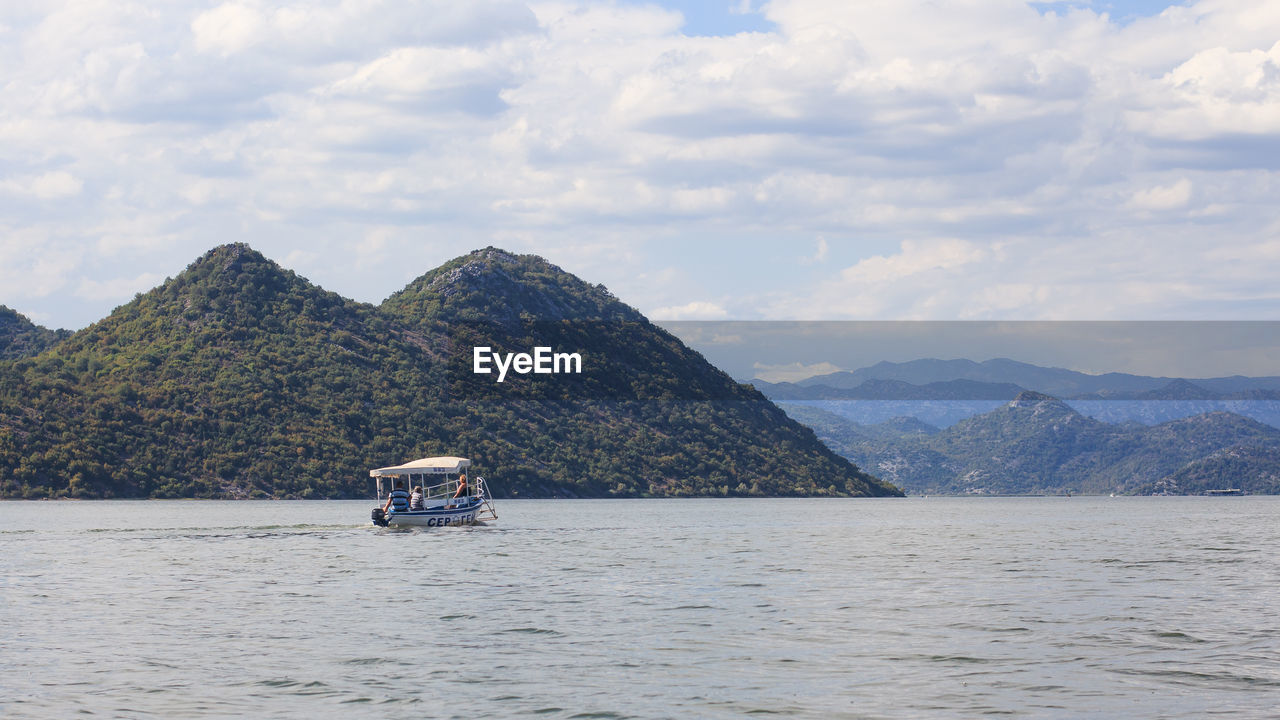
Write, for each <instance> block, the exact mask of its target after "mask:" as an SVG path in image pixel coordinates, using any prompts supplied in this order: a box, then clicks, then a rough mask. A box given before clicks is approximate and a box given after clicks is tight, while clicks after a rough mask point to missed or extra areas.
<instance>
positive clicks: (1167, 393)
mask: <svg viewBox="0 0 1280 720" xmlns="http://www.w3.org/2000/svg"><path fill="white" fill-rule="evenodd" d="M752 384H753V385H755V386H756V387H757V388H759V389H760V391H761V392H763V393H764V394H765V395H766V396H768V397H770V398H772V399H775V400H1012V399H1013V398H1014V397H1016V396H1017V395H1018V393H1020V392H1022V391H1023V390H1033V391H1036V392H1041V393H1044V394H1046V395H1052V396H1054V397H1060V398H1067V399H1080V400H1086V399H1096V400H1280V377H1276V376H1271V377H1252V378H1251V377H1244V376H1239V375H1236V376H1231V377H1219V378H1199V379H1190V380H1188V379H1185V378H1168V377H1150V376H1144V375H1131V374H1127V373H1103V374H1100V375H1090V374H1087V373H1082V372H1077V371H1075V370H1066V369H1063V368H1046V367H1040V366H1038V365H1032V364H1030V363H1024V362H1018V361H1016V360H1008V359H1003V358H1001V359H995V360H987V361H984V362H974V361H972V360H963V359H960V360H936V359H922V360H912V361H910V362H901V363H892V362H880V363H876V364H875V365H872V366H870V367H866V368H862V369H860V370H854V371H844V372H837V373H831V374H827V375H817V376H814V377H811V378H807V379H805V380H801V381H799V382H795V383H769V382H765V381H763V380H758V379H757V380H753V381H752Z"/></svg>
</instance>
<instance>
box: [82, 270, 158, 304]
mask: <svg viewBox="0 0 1280 720" xmlns="http://www.w3.org/2000/svg"><path fill="white" fill-rule="evenodd" d="M163 281H164V276H163V275H160V274H157V273H150V272H144V273H141V274H138V275H134V276H132V277H116V278H110V279H107V280H96V279H92V278H87V279H85V280H82V281H81V282H80V286H79V287H77V288H76V289H75V291H74V295H75V296H76V297H78V298H81V299H83V300H109V301H112V302H120V301H124V300H127V299H130V298H132V297H133V295H134V294H135V293H140V292H146V291H147V290H150V289H151V288H153V287H155V286H157V285H159V284H160V283H161V282H163Z"/></svg>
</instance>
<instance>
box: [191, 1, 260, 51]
mask: <svg viewBox="0 0 1280 720" xmlns="http://www.w3.org/2000/svg"><path fill="white" fill-rule="evenodd" d="M266 25H267V23H266V19H265V18H263V16H262V13H261V12H260V11H259V10H258V9H257V8H255V7H253V6H251V5H248V4H246V3H240V2H229V3H223V4H222V5H219V6H217V7H215V8H213V9H212V10H208V11H206V12H203V13H200V15H199V16H197V17H196V19H195V20H193V21H191V33H192V35H193V36H194V38H195V48H196V51H197V52H214V53H217V54H219V55H221V56H223V57H226V56H227V55H230V54H232V53H235V52H239V51H241V50H244V49H245V48H247V47H250V46H252V45H254V44H256V43H258V42H261V41H262V40H263V38H264V35H265V31H266V29H267V28H266Z"/></svg>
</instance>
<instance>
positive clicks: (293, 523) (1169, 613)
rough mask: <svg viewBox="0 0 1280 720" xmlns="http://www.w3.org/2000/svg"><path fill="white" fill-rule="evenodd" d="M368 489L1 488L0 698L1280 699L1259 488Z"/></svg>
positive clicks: (1261, 709)
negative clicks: (82, 496)
mask: <svg viewBox="0 0 1280 720" xmlns="http://www.w3.org/2000/svg"><path fill="white" fill-rule="evenodd" d="M370 507H372V502H367V501H356V502H325V501H316V502H198V501H192V502H186V501H162V502H147V501H139V502H42V503H35V502H4V503H0V568H2V569H3V573H2V577H0V716H2V717H6V718H68V717H73V716H85V717H108V718H109V717H126V718H226V717H254V718H349V717H355V718H363V717H368V718H430V717H440V718H477V717H519V716H524V717H542V718H628V717H638V718H667V717H693V718H739V717H743V716H746V715H778V716H785V717H792V718H831V717H838V718H901V717H911V718H918V717H975V716H980V715H987V714H1000V715H1013V716H1016V717H1049V718H1058V717H1097V718H1115V717H1163V718H1203V717H1207V716H1215V715H1217V716H1228V717H1274V716H1275V715H1276V714H1277V710H1278V709H1280V622H1277V620H1276V614H1275V612H1276V608H1277V607H1280V498H1275V497H1234V498H1081V497H1074V498H1011V499H1001V498H909V499H899V500H630V501H628V500H621V501H585V500H583V501H532V500H525V501H509V502H499V503H498V507H497V509H498V514H499V516H500V519H499V520H498V522H497V523H496V524H494V525H492V526H490V527H483V528H457V529H447V530H429V531H417V532H396V531H388V530H379V529H374V528H372V527H371V526H370V525H369V524H368V512H369V509H370Z"/></svg>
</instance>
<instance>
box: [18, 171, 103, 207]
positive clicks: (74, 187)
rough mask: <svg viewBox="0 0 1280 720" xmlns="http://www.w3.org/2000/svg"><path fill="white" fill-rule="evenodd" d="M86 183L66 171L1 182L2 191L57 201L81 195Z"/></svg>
mask: <svg viewBox="0 0 1280 720" xmlns="http://www.w3.org/2000/svg"><path fill="white" fill-rule="evenodd" d="M83 188H84V181H83V180H81V179H80V178H78V177H76V176H75V175H72V174H71V173H69V172H66V171H65V170H51V171H49V172H44V173H41V174H39V175H36V176H34V177H31V176H28V177H21V178H13V179H9V180H5V181H3V182H0V189H3V190H5V191H7V192H10V193H13V194H16V195H27V196H30V197H34V198H37V199H40V200H56V199H58V198H69V197H74V196H76V195H79V194H80V191H81V190H82V189H83Z"/></svg>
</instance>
